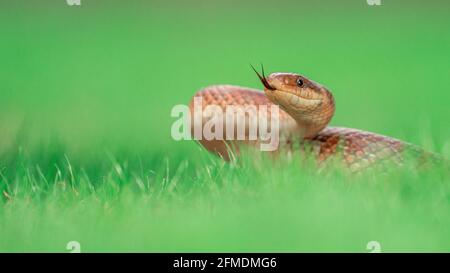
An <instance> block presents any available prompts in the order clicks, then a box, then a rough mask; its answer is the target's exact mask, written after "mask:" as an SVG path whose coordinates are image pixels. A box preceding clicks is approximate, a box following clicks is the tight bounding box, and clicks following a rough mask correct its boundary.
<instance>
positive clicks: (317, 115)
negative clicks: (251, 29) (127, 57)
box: [190, 73, 431, 170]
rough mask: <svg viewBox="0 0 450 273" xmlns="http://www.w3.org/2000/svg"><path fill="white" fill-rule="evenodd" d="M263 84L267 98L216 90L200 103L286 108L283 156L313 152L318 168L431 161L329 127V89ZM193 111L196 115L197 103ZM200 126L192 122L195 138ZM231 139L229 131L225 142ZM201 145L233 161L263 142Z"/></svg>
mask: <svg viewBox="0 0 450 273" xmlns="http://www.w3.org/2000/svg"><path fill="white" fill-rule="evenodd" d="M258 75H259V74H258ZM260 79H261V81H262V82H263V84H264V86H265V89H264V93H263V92H261V91H259V90H255V89H251V88H245V87H239V86H232V85H216V86H210V87H207V88H204V89H202V90H200V91H199V92H198V93H197V94H196V95H195V96H194V98H195V97H201V98H202V107H203V109H204V108H205V107H206V106H208V105H216V106H219V107H220V109H222V110H223V111H225V108H226V107H227V106H229V105H238V106H256V107H259V106H262V105H264V106H269V107H268V109H270V105H272V104H276V105H279V106H280V108H281V109H280V116H279V120H280V146H279V147H280V149H279V150H285V149H287V150H289V151H303V152H307V153H308V154H312V155H314V157H315V158H316V159H317V160H318V162H324V161H326V160H329V159H337V160H338V161H341V162H342V163H343V164H344V165H345V166H347V167H348V168H350V170H360V169H362V168H366V167H368V166H371V165H374V164H376V163H379V162H382V161H385V160H387V159H389V160H390V162H396V163H401V161H402V158H403V152H405V151H406V150H408V151H412V152H413V153H414V155H415V156H416V157H418V158H426V157H427V154H430V153H427V152H424V151H422V150H420V149H418V148H416V147H414V146H413V145H411V144H408V143H405V142H403V141H400V140H397V139H394V138H390V137H387V136H382V135H379V134H375V133H370V132H366V131H361V130H357V129H351V128H344V127H327V124H328V122H329V121H330V120H331V118H332V116H333V114H334V109H335V108H334V107H335V106H334V99H333V96H332V94H331V92H329V91H328V90H327V89H326V88H325V87H323V86H321V85H319V84H317V83H315V82H312V81H310V80H308V79H307V78H305V77H304V76H301V75H298V74H292V73H273V74H271V75H270V76H269V77H267V78H266V77H264V76H260ZM299 79H301V81H300V80H299ZM297 97H298V99H297ZM190 110H191V113H193V114H195V111H194V105H193V99H192V100H191V103H190ZM270 115H271V113H270V112H269V113H268V117H267V118H270ZM225 122H226V120H225ZM194 126H195V125H194V122H192V128H191V130H192V132H193V131H194ZM246 133H248V132H246ZM225 134H226V131H225V130H224V132H223V135H224V137H223V138H224V139H225ZM199 142H200V143H201V145H203V146H204V147H205V148H206V149H207V150H209V151H211V152H213V153H216V154H218V155H220V156H221V157H223V158H224V159H226V160H229V159H230V154H239V148H240V147H241V146H242V145H246V146H249V145H258V144H259V143H260V142H259V141H258V140H253V141H249V140H240V141H237V140H205V139H204V138H203V139H201V140H199ZM230 149H231V150H232V153H230ZM430 155H431V154H430Z"/></svg>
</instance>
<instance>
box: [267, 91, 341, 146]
mask: <svg viewBox="0 0 450 273" xmlns="http://www.w3.org/2000/svg"><path fill="white" fill-rule="evenodd" d="M274 102H275V103H276V104H278V105H279V106H280V108H281V109H282V110H284V111H285V112H286V113H287V114H288V115H289V116H291V117H292V118H293V119H294V120H295V121H296V122H297V124H298V130H299V135H300V136H301V137H302V138H305V139H311V138H314V137H315V136H317V134H318V133H319V132H320V131H322V130H323V129H324V128H326V127H327V126H328V124H329V123H330V121H331V119H332V118H333V115H334V111H335V103H334V98H333V97H332V96H331V94H330V96H327V97H325V98H324V99H323V100H322V103H321V104H320V106H318V107H315V108H313V109H304V108H303V109H298V108H296V107H294V106H292V105H289V104H285V103H282V102H283V101H279V100H277V99H274Z"/></svg>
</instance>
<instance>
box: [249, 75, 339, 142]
mask: <svg viewBox="0 0 450 273" xmlns="http://www.w3.org/2000/svg"><path fill="white" fill-rule="evenodd" d="M257 74H258V77H259V78H260V80H261V82H262V83H263V85H264V93H265V94H266V96H267V98H268V99H269V100H270V101H271V102H273V103H274V104H277V105H279V106H280V108H281V109H283V110H284V111H286V112H287V113H288V114H289V115H290V116H292V117H293V118H294V119H295V120H296V121H297V122H298V123H300V124H301V125H302V126H303V128H306V130H305V135H306V136H314V135H315V134H316V133H317V132H318V131H320V130H321V129H323V128H325V127H326V125H327V124H328V122H329V121H330V120H331V118H332V116H333V114H334V109H335V106H334V98H333V95H332V94H331V92H330V91H328V89H327V88H325V87H323V86H322V85H320V84H318V83H316V82H314V81H312V80H309V79H308V78H306V77H305V76H302V75H299V74H295V73H272V74H270V75H269V76H267V77H266V76H265V75H264V72H262V75H260V74H259V73H257Z"/></svg>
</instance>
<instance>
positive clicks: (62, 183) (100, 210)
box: [0, 1, 450, 252]
mask: <svg viewBox="0 0 450 273" xmlns="http://www.w3.org/2000/svg"><path fill="white" fill-rule="evenodd" d="M91 2H93V1H84V2H83V4H82V6H81V7H68V6H66V5H65V3H64V1H61V2H60V3H57V4H55V3H54V2H52V1H42V4H41V5H39V6H36V5H31V4H29V3H27V2H26V1H15V2H14V3H8V4H5V3H1V4H0V24H1V25H2V26H4V27H2V30H1V32H2V33H1V34H2V37H3V38H2V41H3V42H2V43H0V59H1V60H2V64H1V65H0V133H1V137H0V190H1V194H2V197H1V198H2V201H1V204H0V230H1V234H0V251H5V252H6V251H8V252H9V251H14V252H23V251H51V252H66V251H67V250H66V249H65V246H66V244H67V242H69V241H72V240H76V241H79V242H80V243H81V248H82V251H94V252H95V251H217V252H218V251H256V252H262V251H277V252H286V251H319V252H320V251H352V252H353V251H354V252H367V250H366V244H367V242H369V241H372V240H376V241H379V242H380V243H381V247H382V251H420V252H423V251H443V252H448V251H449V250H450V239H449V238H450V236H449V235H450V218H449V217H448V215H450V188H449V187H450V183H449V182H450V181H449V180H450V179H449V178H450V175H449V173H448V171H447V170H442V169H441V168H440V166H436V167H433V168H430V169H426V170H420V171H419V170H416V169H415V168H414V165H412V164H406V167H405V168H401V169H398V170H389V171H388V172H387V173H380V172H368V173H364V174H359V175H351V174H349V173H347V172H345V171H341V170H339V168H337V166H336V167H331V169H330V170H322V171H317V169H316V168H315V167H314V166H313V165H311V163H310V162H309V163H308V162H306V163H305V162H303V161H302V160H301V159H300V158H297V157H296V156H294V157H293V158H289V157H285V156H282V157H280V158H278V159H277V160H276V161H274V160H270V159H268V158H266V157H265V156H264V155H263V156H262V157H261V156H259V155H255V154H252V153H249V154H245V155H244V156H243V157H242V158H241V160H240V161H238V162H235V163H225V162H222V161H221V160H220V159H219V158H215V157H214V156H212V155H209V154H208V153H207V152H206V151H204V150H201V149H200V148H199V146H198V145H197V144H195V143H193V142H187V141H185V142H176V141H174V140H172V138H171V137H170V126H171V123H172V122H173V121H174V120H173V119H172V118H171V117H170V110H171V108H172V107H173V106H174V105H175V104H179V103H187V102H188V101H189V99H190V97H191V96H192V95H193V94H194V92H195V91H196V90H198V89H199V88H201V87H204V86H207V85H210V84H217V83H229V84H239V85H243V86H249V87H255V88H260V87H261V86H260V83H258V80H257V78H256V77H255V75H254V73H253V72H252V71H251V69H250V68H249V63H253V64H258V63H259V62H260V61H262V62H263V63H264V64H265V66H266V67H267V69H268V70H269V71H293V72H299V73H304V74H305V75H307V76H309V77H310V78H311V79H314V80H316V81H318V82H320V83H323V84H324V85H326V86H328V87H329V88H330V89H331V90H332V91H333V94H334V95H335V99H336V103H337V111H336V115H335V118H334V119H333V120H332V125H336V126H346V127H354V128H359V129H364V130H369V131H374V132H378V133H381V134H385V135H389V136H393V137H396V138H400V139H404V140H405V141H408V142H411V143H414V144H416V145H419V146H421V147H424V148H425V149H427V150H430V151H433V152H436V153H439V154H442V155H444V156H446V157H447V158H449V157H450V126H449V125H450V124H449V120H450V113H449V111H448V101H449V99H450V93H449V92H448V89H449V88H448V86H450V78H449V77H448V73H449V72H450V67H449V64H448V59H449V52H450V50H449V49H450V36H449V35H448V29H450V20H449V18H448V16H447V12H446V11H447V10H448V8H449V5H448V4H446V3H441V2H437V1H436V2H435V3H433V2H430V3H429V4H426V5H425V4H423V3H419V2H418V1H417V2H415V1H408V5H404V4H403V5H402V4H400V3H396V4H395V3H391V2H388V1H383V6H381V7H369V6H367V5H366V4H365V1H354V2H352V3H348V4H345V5H344V4H339V5H338V4H336V3H334V2H333V1H322V2H321V3H315V4H314V3H298V1H283V2H284V3H283V4H280V6H279V7H273V6H271V5H260V4H259V5H258V4H257V3H256V2H252V1H250V2H249V3H247V4H242V5H238V4H230V3H229V2H218V1H217V2H214V1H208V2H203V1H197V2H195V3H194V4H190V5H186V4H183V3H184V2H183V1H179V2H173V3H172V4H162V3H157V2H154V3H144V2H142V3H141V2H140V1H129V3H130V4H129V5H128V6H125V5H124V4H121V3H120V2H116V1H95V3H91ZM311 2H312V1H311ZM282 7H283V8H282Z"/></svg>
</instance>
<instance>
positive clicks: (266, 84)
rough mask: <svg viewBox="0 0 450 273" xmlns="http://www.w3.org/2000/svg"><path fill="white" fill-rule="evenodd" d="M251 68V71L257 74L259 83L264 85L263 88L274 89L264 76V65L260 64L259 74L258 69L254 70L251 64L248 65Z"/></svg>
mask: <svg viewBox="0 0 450 273" xmlns="http://www.w3.org/2000/svg"><path fill="white" fill-rule="evenodd" d="M250 66H251V67H252V69H253V71H255V73H256V75H257V76H258V78H259V80H260V81H261V83H262V84H263V85H264V87H265V88H267V89H269V90H272V91H274V90H275V88H273V87H272V86H271V85H270V84H269V82H268V81H267V78H266V76H265V75H264V66H263V65H262V64H261V74H262V75H261V74H259V73H258V71H256V69H255V68H254V67H253V65H250Z"/></svg>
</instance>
